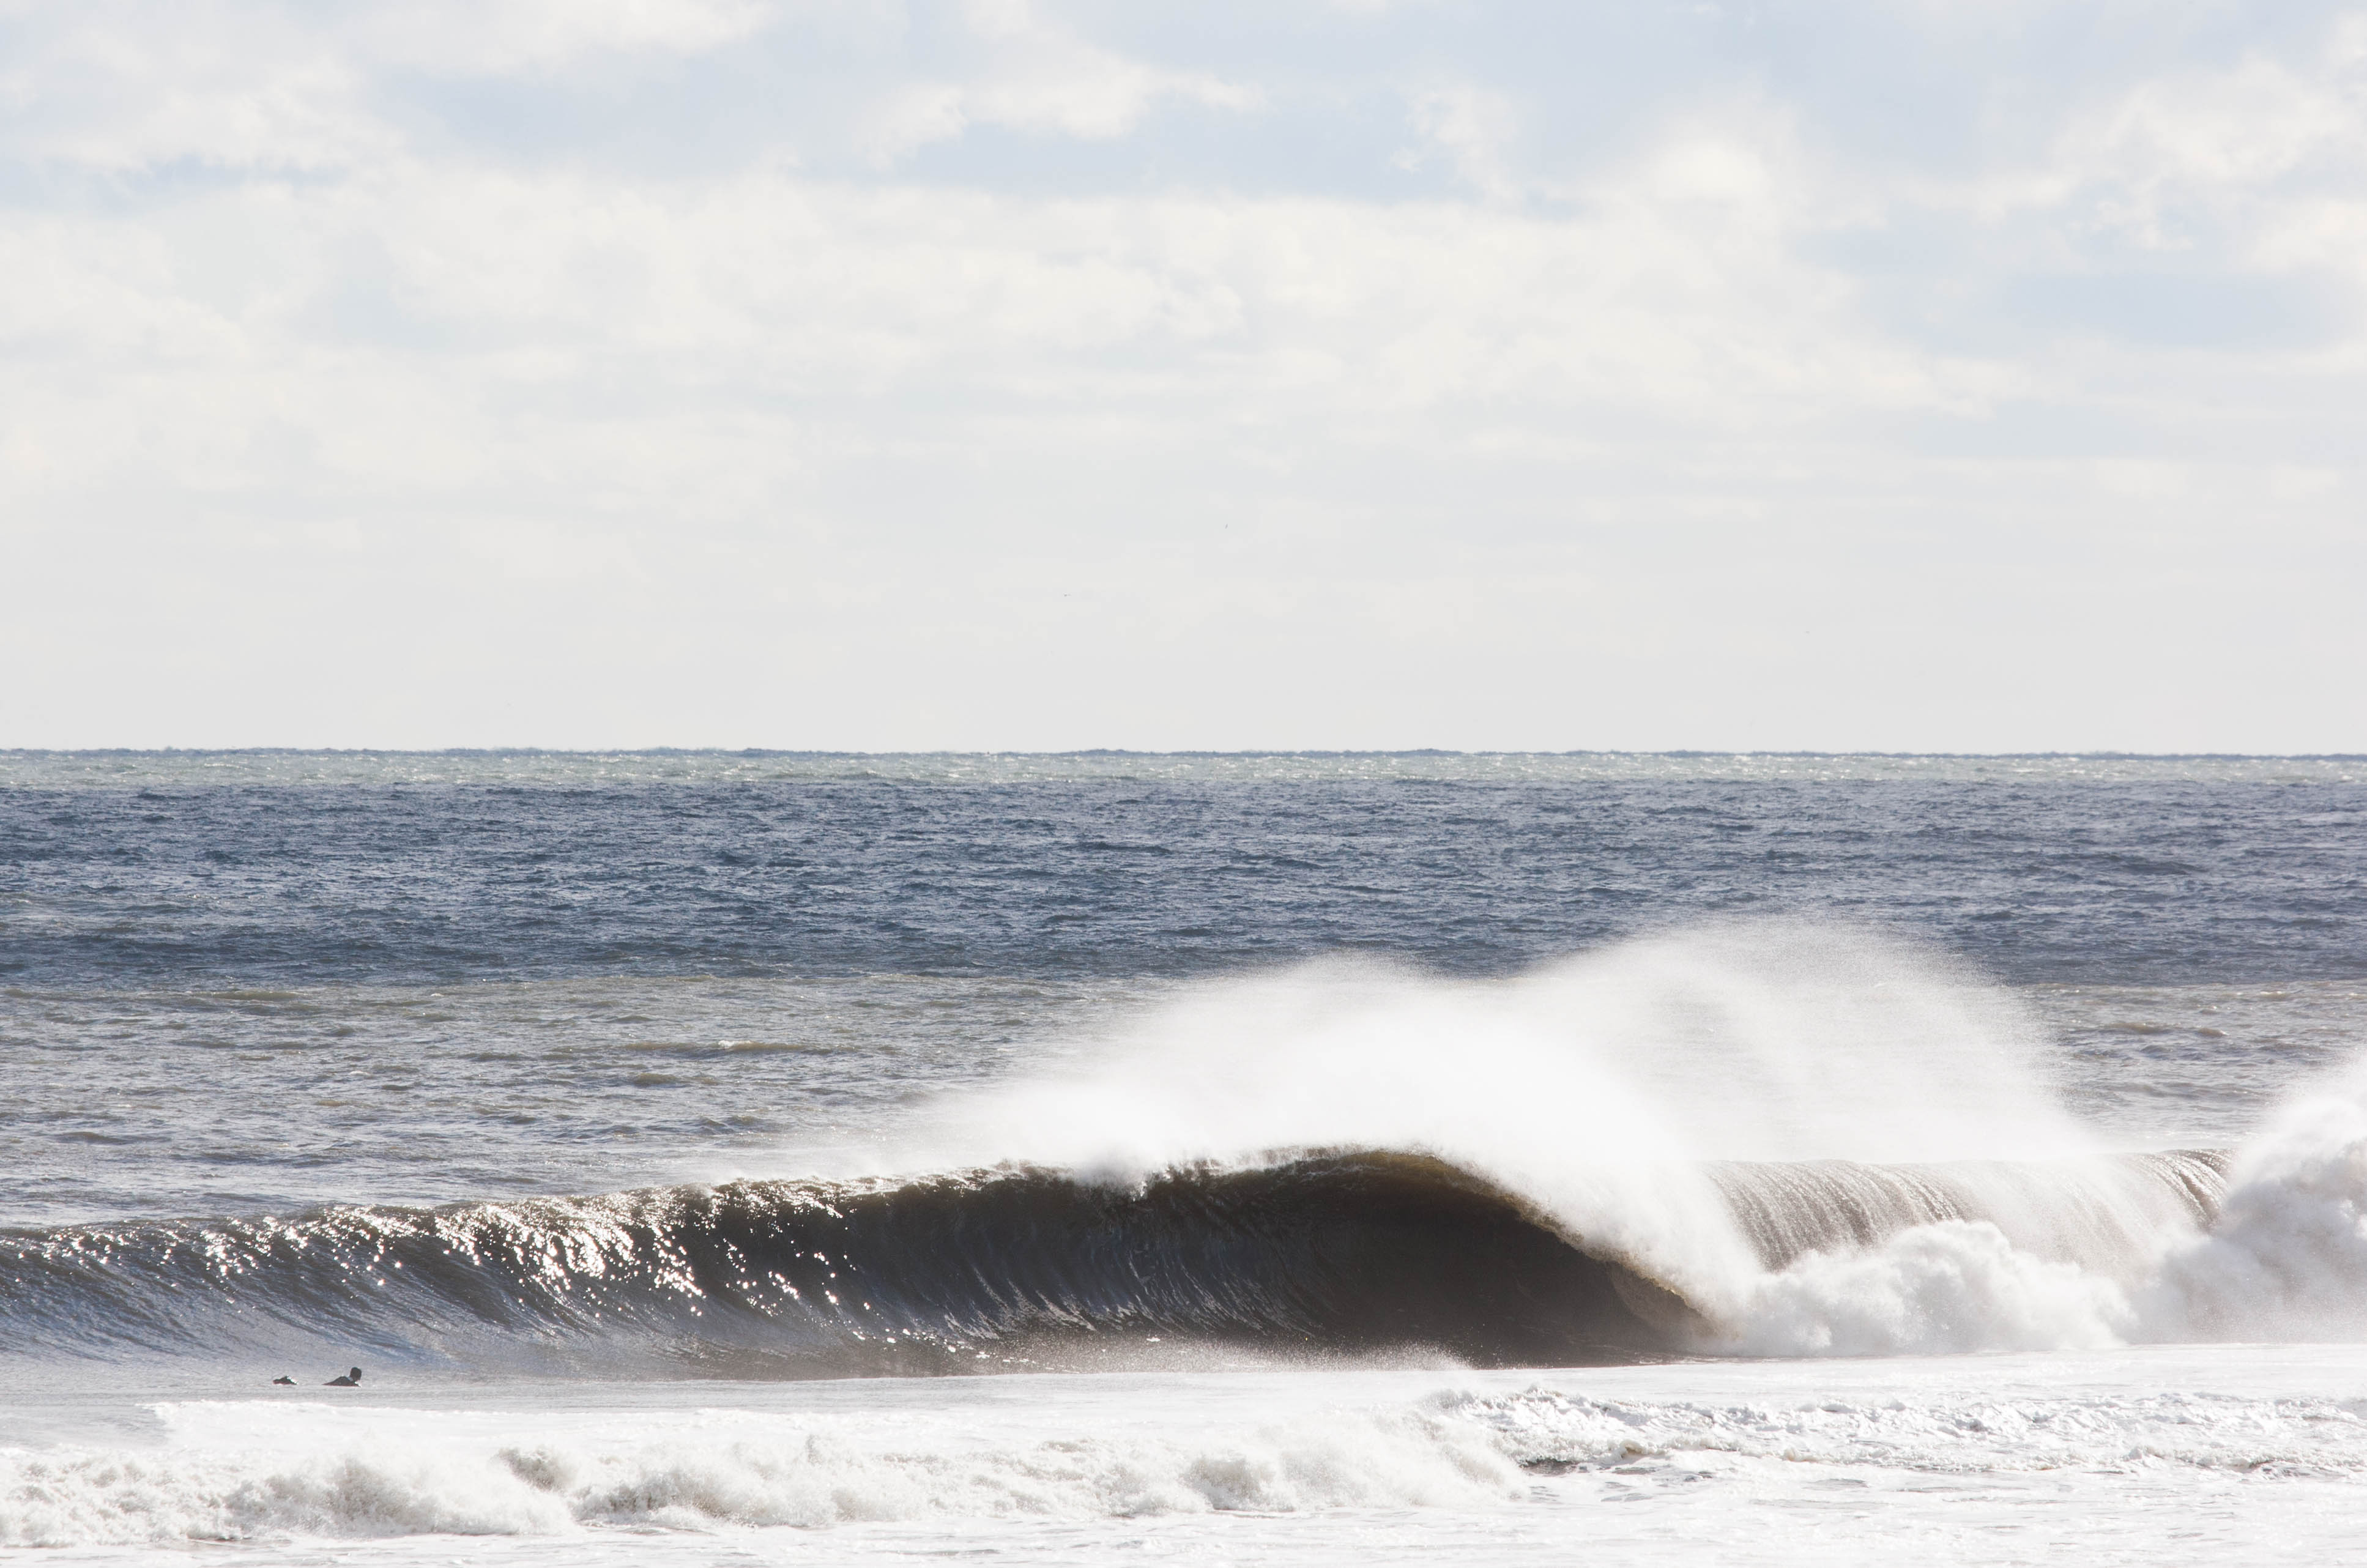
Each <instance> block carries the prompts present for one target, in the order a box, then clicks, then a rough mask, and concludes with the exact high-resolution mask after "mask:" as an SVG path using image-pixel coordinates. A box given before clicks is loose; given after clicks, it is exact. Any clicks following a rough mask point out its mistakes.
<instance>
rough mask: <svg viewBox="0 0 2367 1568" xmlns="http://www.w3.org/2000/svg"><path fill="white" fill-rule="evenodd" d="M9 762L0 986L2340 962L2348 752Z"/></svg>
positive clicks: (2096, 973) (2354, 831)
mask: <svg viewBox="0 0 2367 1568" xmlns="http://www.w3.org/2000/svg"><path fill="white" fill-rule="evenodd" d="M13 760H14V761H15V763H16V767H15V768H14V774H15V777H14V778H12V779H11V783H12V785H13V787H9V788H0V982H6V983H10V984H14V985H17V986H20V987H30V988H40V989H51V988H67V989H91V990H110V989H121V988H135V987H137V988H215V989H219V988H225V987H237V986H289V985H322V984H347V985H351V984H368V983H377V984H436V983H447V984H454V983H464V982H484V981H493V980H527V979H556V978H561V977H570V976H585V975H637V976H652V975H683V974H712V975H718V976H812V977H821V976H845V975H859V974H866V973H878V972H899V973H910V974H924V975H971V976H979V975H993V976H1005V977H1037V978H1046V979H1081V978H1087V977H1100V978H1115V977H1131V976H1158V977H1181V976H1191V975H1206V974H1212V973H1222V972H1228V971H1236V970H1240V969H1242V968H1244V967H1246V966H1251V965H1259V964H1271V963H1274V962H1277V961H1283V960H1292V959H1298V958H1305V957H1308V956H1311V955H1316V954H1324V953H1334V952H1340V951H1367V952H1376V953H1385V954H1389V955H1394V956H1398V957H1401V958H1404V959H1408V960H1414V961H1417V962H1419V963H1421V964H1424V965H1427V966H1431V967H1433V968H1437V969H1440V970H1444V971H1455V972H1464V973H1475V974H1493V973H1505V972H1509V971H1513V970H1516V969H1518V968H1520V967H1522V966H1524V965H1527V964H1531V963H1534V962H1535V961H1537V960H1541V959H1545V958H1549V957H1553V956H1557V955H1560V954H1565V953H1569V952H1573V951H1577V950H1580V949H1588V948H1593V947H1597V946H1600V945H1601V944H1603V943H1604V942H1607V941H1610V940H1614V939H1616V938H1618V937H1625V936H1629V935H1632V934H1635V933H1637V932H1641V931H1650V930H1656V929H1661V928H1665V927H1668V926H1673V925H1679V924H1682V923H1684V922H1687V921H1692V920H1698V919H1702V918H1706V917H1713V916H1730V915H1766V914H1772V913H1784V914H1790V915H1811V916H1843V917H1847V918H1849V919H1852V920H1857V921H1866V922H1874V923H1879V924H1882V925H1885V926H1892V927H1895V928H1898V929H1901V930H1905V931H1908V932H1911V933H1912V934H1914V935H1915V936H1916V937H1920V938H1922V939H1925V940H1928V941H1931V942H1933V943H1936V944H1938V945H1940V946H1942V947H1944V948H1945V949H1949V950H1950V951H1953V952H1954V953H1957V954H1960V955H1962V956H1964V957H1965V958H1968V959H1970V960H1973V961H1975V962H1976V963H1978V964H1980V965H1982V966H1984V967H1985V968H1987V969H1988V970H1989V971H1991V972H1993V973H1995V974H1997V975H1998V976H1999V977H2000V978H2003V979H2007V980H2010V981H2017V982H2038V981H2056V982H2080V983H2167V982H2197V981H2213V980H2215V981H2247V980H2277V981H2297V980H2324V979H2334V978H2351V977H2358V976H2361V975H2367V924H2362V922H2361V918H2360V915H2361V906H2362V903H2363V902H2367V782H2362V781H2361V769H2360V768H2359V767H2355V766H2349V765H2345V764H2342V763H2339V762H2331V763H2328V762H2317V763H2296V764H2286V765H2260V764H2254V765H2245V764H2239V763H2237V764H2231V763H2228V762H2225V761H2213V760H2207V759H2206V760H2204V761H2202V762H2197V763H2188V764H2181V763H2180V762H2177V761H2166V762H2160V763H2154V764H2130V763H2123V764H2119V765H2117V767H2116V769H2115V770H2113V771H2109V772H2107V773H2105V774H2104V776H2101V777H2099V776H2097V775H2096V773H2095V771H2094V770H2093V769H2092V768H2090V769H2084V770H2083V769H2082V768H2081V767H2079V766H2078V765H2077V764H2076V763H2073V762H2063V761H2048V760H2045V759H2034V760H2032V761H2029V762H2027V763H2026V764H2024V765H2023V766H2022V767H2020V768H2019V769H2018V770H2014V771H2008V770H2006V769H2003V768H2001V767H1996V766H1994V765H1992V766H1989V767H1981V766H1978V765H1971V764H1960V765H1957V766H1954V767H1949V768H1944V769H1941V770H1939V771H1941V773H1942V776H1941V777H1936V778H1933V777H1912V776H1907V777H1902V776H1899V772H1900V770H1899V768H1898V767H1897V766H1896V765H1893V766H1892V767H1889V768H1888V769H1887V770H1886V769H1885V768H1884V767H1883V766H1882V765H1881V764H1879V763H1873V764H1867V765H1863V766H1858V767H1852V766H1851V765H1850V763H1849V759H1839V760H1825V761H1821V762H1818V763H1817V764H1816V765H1815V766H1813V767H1803V768H1802V769H1800V771H1804V772H1808V773H1810V774H1811V775H1812V776H1811V777H1806V778H1800V777H1785V776H1783V775H1781V774H1780V773H1779V774H1774V775H1772V776H1770V775H1769V774H1767V773H1764V772H1761V773H1759V774H1747V775H1744V776H1737V775H1738V773H1740V772H1741V770H1740V769H1738V768H1737V767H1734V766H1731V765H1722V764H1721V763H1720V761H1719V759H1714V758H1713V759H1698V760H1695V761H1693V762H1692V763H1691V764H1690V766H1688V765H1687V764H1686V762H1685V760H1684V759H1673V760H1668V761H1663V762H1662V765H1661V766H1660V767H1658V768H1656V769H1653V770H1651V771H1648V772H1646V771H1643V770H1641V769H1639V768H1636V767H1629V768H1627V769H1626V770H1625V774H1624V776H1623V774H1622V771H1621V770H1620V769H1619V768H1617V767H1592V768H1590V767H1587V766H1585V765H1584V763H1583V761H1582V760H1581V761H1580V762H1570V761H1567V760H1564V759H1551V758H1545V759H1526V760H1525V761H1524V764H1523V766H1522V767H1505V766H1503V765H1502V764H1501V762H1489V761H1485V760H1483V762H1481V763H1478V764H1474V765H1471V766H1468V767H1465V768H1463V769H1462V770H1461V776H1459V777H1458V776H1456V770H1455V767H1454V766H1453V764H1452V761H1451V759H1448V760H1445V761H1442V760H1441V759H1435V758H1429V759H1414V760H1413V761H1410V762H1409V763H1408V764H1407V765H1405V766H1403V767H1400V768H1399V770H1398V771H1397V774H1396V776H1390V771H1391V770H1390V768H1389V766H1388V764H1389V761H1390V759H1386V758H1382V759H1366V760H1367V766H1365V767H1364V768H1363V769H1362V772H1363V773H1364V774H1365V776H1363V777H1341V776H1339V771H1340V770H1339V769H1338V768H1337V767H1331V768H1328V769H1327V768H1324V767H1319V766H1314V765H1310V764H1308V763H1306V762H1303V761H1300V760H1298V759H1290V758H1276V759H1267V760H1266V761H1265V762H1264V764H1263V766H1262V767H1241V766H1240V765H1239V764H1238V763H1236V764H1235V765H1234V766H1233V767H1232V769H1231V770H1229V771H1227V770H1224V769H1220V768H1218V767H1214V766H1202V767H1197V768H1193V767H1182V768H1178V767H1175V766H1174V765H1173V762H1172V759H1150V764H1159V765H1164V766H1161V767H1154V766H1150V765H1146V766H1144V767H1141V768H1139V769H1138V770H1135V771H1133V772H1131V773H1130V772H1129V771H1128V770H1127V769H1126V767H1124V765H1123V763H1122V761H1121V762H1117V763H1113V762H1112V761H1110V760H1109V759H1106V758H1104V759H1098V760H1097V761H1096V763H1095V764H1094V776H1091V777H1062V776H1060V770H1059V768H1058V767H1057V766H1052V767H1043V766H1039V767H1038V768H1037V774H1038V776H1036V777H1032V778H1017V779H1011V778H1002V779H995V778H988V779H985V780H972V779H968V778H962V777H960V776H959V775H960V773H961V771H962V770H961V769H960V768H959V767H958V766H957V765H958V764H959V763H960V761H961V760H962V759H948V760H946V761H945V762H943V763H941V764H940V765H939V766H937V767H935V768H934V769H931V768H929V767H908V768H907V769H905V770H904V772H903V773H902V774H901V776H889V777H869V778H865V777H849V776H848V775H847V766H846V765H847V764H848V762H850V761H852V760H856V759H825V760H823V761H821V762H815V761H812V760H807V759H788V760H784V761H782V762H780V763H778V764H777V765H776V767H775V768H774V769H773V771H775V772H776V773H778V774H784V775H787V776H786V777H772V778H761V777H760V778H746V777H742V778H721V779H718V778H700V777H696V776H693V777H688V778H677V779H674V780H671V781H651V780H649V779H647V778H625V779H622V780H615V779H612V778H606V777H605V776H604V774H603V770H602V769H598V768H595V767H592V766H590V765H589V764H586V765H583V766H582V767H579V768H578V769H576V775H577V776H575V777H570V774H569V770H568V767H567V766H566V763H565V760H564V759H558V760H557V761H554V760H553V759H549V758H541V757H528V758H523V759H519V761H518V763H517V765H516V768H515V770H516V771H518V772H521V773H529V774H532V775H534V776H535V777H534V778H533V780H532V781H531V782H520V781H504V780H502V779H501V778H500V775H501V773H502V771H503V767H504V764H503V759H501V758H500V757H499V756H493V757H490V758H488V757H484V756H475V757H471V758H470V759H468V760H469V764H470V767H472V768H473V769H474V770H475V771H476V772H477V773H478V774H480V775H485V774H491V775H493V778H490V779H480V780H479V781H457V782H409V781H375V780H373V779H372V778H371V768H370V767H369V766H368V763H367V761H366V760H365V761H364V762H363V763H360V764H349V767H351V770H352V771H353V772H354V773H355V774H356V777H355V778H354V780H353V781H349V782H339V783H332V784H322V783H313V782H255V781H246V782H236V783H227V784H215V783H206V782H199V781H198V778H202V777H203V771H202V767H201V766H200V765H201V764H202V763H203V762H204V761H205V760H206V759H204V758H203V757H202V756H199V757H197V758H192V757H191V756H188V755H187V754H181V755H177V756H164V757H158V758H153V759H149V761H148V762H147V764H146V766H145V767H142V764H141V762H140V759H137V758H134V759H131V760H130V761H129V762H127V763H126V764H124V766H123V769H122V770H119V772H118V774H117V775H116V776H115V777H114V778H111V779H110V781H109V782H108V783H107V784H105V785H103V786H100V787H93V786H92V785H91V784H90V783H89V782H88V781H87V780H86V779H84V778H75V781H74V782H72V783H67V782H64V781H62V779H61V778H60V776H61V775H65V776H68V777H74V776H75V769H74V768H73V767H69V766H67V765H66V763H62V762H61V761H60V760H59V759H55V758H42V757H39V756H33V757H29V758H28V756H26V755H25V754H17V756H16V758H14V759H13ZM230 760H231V761H232V763H233V764H234V763H236V762H237V761H238V759H237V758H236V757H232V759H230ZM729 760H730V763H731V764H732V766H733V768H734V769H735V770H737V771H740V772H742V773H745V772H753V771H759V770H760V769H761V767H762V762H761V759H758V761H756V762H753V763H752V762H751V761H750V760H748V759H745V758H732V759H729ZM1054 760H1055V761H1056V762H1057V759H1054ZM1655 760H1660V759H1655ZM68 761H69V762H70V761H71V759H68ZM44 763H46V764H47V766H46V767H44V766H42V765H43V764H44ZM407 767H410V768H412V770H413V771H415V770H416V769H415V767H413V765H412V763H411V760H410V759H403V758H393V759H384V760H383V763H382V766H380V767H379V768H378V771H379V773H381V774H387V773H392V774H401V773H402V772H403V771H405V769H406V768H407ZM1082 770H1083V769H1082V766H1081V767H1080V768H1079V771H1082ZM683 771H686V772H690V773H693V774H694V775H695V774H696V772H697V769H696V768H695V767H693V768H685V769H683ZM1179 772H1180V773H1181V774H1182V775H1183V776H1182V777H1177V776H1175V775H1176V774H1177V773H1179ZM933 773H934V776H932V775H933ZM800 774H803V775H805V776H802V777H801V776H799V775H800ZM1243 774H1246V775H1247V776H1245V777H1244V776H1242V775H1243Z"/></svg>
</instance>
